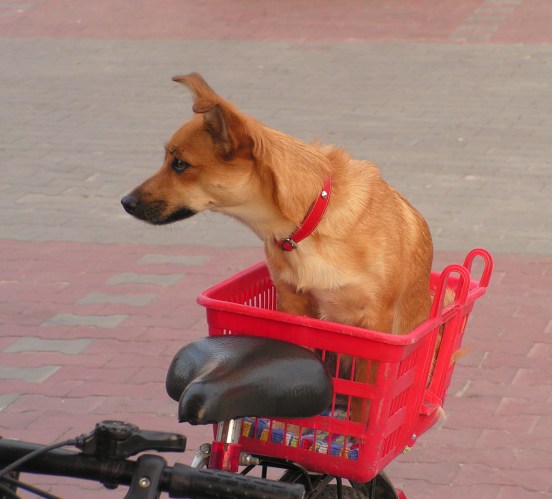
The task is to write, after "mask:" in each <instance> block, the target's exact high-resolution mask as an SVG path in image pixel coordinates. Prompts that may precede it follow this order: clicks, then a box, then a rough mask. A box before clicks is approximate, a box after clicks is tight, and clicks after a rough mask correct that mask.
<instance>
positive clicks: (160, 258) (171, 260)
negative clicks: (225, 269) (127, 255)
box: [138, 254, 209, 266]
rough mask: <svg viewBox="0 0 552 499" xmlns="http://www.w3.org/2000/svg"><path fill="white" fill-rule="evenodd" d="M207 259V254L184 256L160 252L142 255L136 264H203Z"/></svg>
mask: <svg viewBox="0 0 552 499" xmlns="http://www.w3.org/2000/svg"><path fill="white" fill-rule="evenodd" d="M208 261H209V257H208V256H203V255H201V256H186V255H160V254H149V255H144V256H143V257H142V258H140V260H138V264H140V265H150V264H171V265H189V266H196V265H204V264H205V263H207V262H208Z"/></svg>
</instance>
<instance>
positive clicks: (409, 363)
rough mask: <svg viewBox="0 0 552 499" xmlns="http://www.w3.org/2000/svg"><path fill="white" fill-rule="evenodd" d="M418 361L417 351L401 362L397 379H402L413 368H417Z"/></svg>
mask: <svg viewBox="0 0 552 499" xmlns="http://www.w3.org/2000/svg"><path fill="white" fill-rule="evenodd" d="M417 359H418V352H417V351H416V352H414V353H413V354H411V355H409V356H408V357H407V358H406V359H404V360H403V361H401V363H400V364H399V369H398V372H397V378H400V377H401V376H403V375H404V374H406V373H407V372H408V371H410V370H411V369H412V368H413V367H415V366H416V361H417Z"/></svg>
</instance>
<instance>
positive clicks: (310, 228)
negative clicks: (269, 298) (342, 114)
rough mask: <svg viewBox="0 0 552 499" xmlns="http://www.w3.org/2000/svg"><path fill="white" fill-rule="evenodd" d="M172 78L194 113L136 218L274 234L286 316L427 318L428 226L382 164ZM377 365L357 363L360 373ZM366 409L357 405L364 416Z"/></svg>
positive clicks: (198, 83)
mask: <svg viewBox="0 0 552 499" xmlns="http://www.w3.org/2000/svg"><path fill="white" fill-rule="evenodd" d="M173 80H174V81H177V82H180V83H183V84H185V85H186V86H187V87H188V88H189V89H190V90H191V91H192V94H193V97H194V106H193V110H194V113H195V115H194V116H193V117H192V119H191V120H189V121H188V122H186V123H184V124H183V125H182V126H181V127H180V128H179V129H178V130H177V131H176V132H175V133H174V135H173V136H172V137H171V139H170V140H169V142H168V143H167V145H166V153H165V161H164V163H163V166H162V167H161V169H160V170H159V171H158V172H157V173H155V174H154V175H153V176H152V177H151V178H149V179H147V180H146V181H145V182H144V183H142V184H141V185H140V186H138V187H137V188H136V189H134V191H132V193H130V194H129V195H127V196H125V197H124V198H123V199H122V204H123V206H124V208H125V210H126V211H127V212H128V213H130V214H132V215H134V216H135V217H137V218H139V219H141V220H144V221H146V222H149V223H152V224H167V223H170V222H174V221H176V220H181V219H184V218H188V217H190V216H192V215H194V214H196V213H198V212H201V211H205V210H212V211H219V212H222V213H226V214H227V215H230V216H232V217H234V218H237V219H238V220H240V221H242V222H243V223H245V224H246V225H248V226H249V227H250V228H251V229H252V230H253V231H254V232H255V233H256V234H257V235H258V236H259V237H260V238H261V239H262V240H263V241H264V247H265V252H266V257H267V262H268V266H269V268H270V271H271V275H272V278H273V281H274V284H275V286H276V289H277V293H278V307H279V309H281V310H283V311H285V312H289V313H292V314H299V315H307V316H311V317H318V318H322V319H325V320H330V321H333V322H340V323H344V324H348V325H354V326H359V327H363V328H367V329H373V330H376V331H381V332H387V333H394V334H404V333H406V332H408V331H410V330H411V329H413V328H414V327H415V326H417V325H418V324H420V323H421V322H422V321H424V320H425V319H426V318H427V317H428V314H429V309H430V306H431V299H430V294H429V277H430V272H431V263H432V253H433V250H432V242H431V236H430V233H429V229H428V226H427V224H426V222H425V220H424V219H423V218H422V216H421V215H420V214H419V213H418V212H417V211H416V210H415V209H414V208H413V207H412V206H411V205H410V204H409V203H408V202H407V201H406V200H405V199H404V198H403V197H402V196H401V195H400V194H399V193H398V192H397V191H396V190H395V189H393V188H392V187H391V186H389V185H388V184H387V183H386V182H385V181H384V180H383V179H382V178H381V176H380V171H379V169H378V168H377V167H376V166H375V165H374V164H373V163H370V162H368V161H361V160H356V159H353V158H351V157H350V156H349V154H348V153H347V152H346V151H344V150H343V149H339V148H336V147H333V146H321V145H319V144H316V143H315V144H306V143H303V142H301V141H300V140H298V139H296V138H294V137H291V136H289V135H286V134H284V133H281V132H278V131H276V130H272V129H270V128H268V127H267V126H265V125H263V124H261V123H259V122H258V121H256V120H254V119H253V118H251V117H249V116H246V115H244V114H242V113H241V112H240V111H238V109H236V108H235V107H234V106H233V105H232V104H230V103H228V102H226V101H225V100H223V99H222V98H221V97H219V96H218V95H217V94H216V93H215V92H214V91H213V89H211V87H209V86H208V85H207V83H206V82H205V81H204V80H203V78H201V76H200V75H198V74H190V75H187V76H178V77H175V78H173ZM367 370H368V369H367V364H366V362H364V361H360V362H357V363H356V372H355V377H356V379H357V380H358V381H361V380H364V381H366V380H367V379H368V378H369V377H371V376H372V375H369V374H368V373H367ZM361 413H363V414H366V407H364V409H362V408H360V407H356V408H355V403H354V402H353V416H354V419H355V420H357V421H359V420H361V419H362V420H364V419H365V417H366V416H362V417H361V416H360V414H361Z"/></svg>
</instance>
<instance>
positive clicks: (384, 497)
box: [351, 471, 399, 499]
mask: <svg viewBox="0 0 552 499" xmlns="http://www.w3.org/2000/svg"><path fill="white" fill-rule="evenodd" d="M351 485H352V486H353V488H354V489H355V490H356V491H357V492H360V493H361V494H363V497H368V498H370V499H371V498H374V499H399V496H398V495H397V493H396V492H395V487H393V484H392V483H391V480H389V477H388V476H387V475H386V474H385V473H384V472H383V471H382V472H381V473H380V474H379V475H376V476H375V477H374V478H373V479H372V480H370V481H369V482H365V483H362V482H351Z"/></svg>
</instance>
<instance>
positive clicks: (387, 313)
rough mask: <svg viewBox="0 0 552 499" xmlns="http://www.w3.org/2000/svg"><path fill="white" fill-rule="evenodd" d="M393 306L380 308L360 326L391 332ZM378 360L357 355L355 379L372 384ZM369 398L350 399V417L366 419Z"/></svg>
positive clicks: (360, 420) (362, 421)
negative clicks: (375, 314)
mask: <svg viewBox="0 0 552 499" xmlns="http://www.w3.org/2000/svg"><path fill="white" fill-rule="evenodd" d="M393 317H394V313H393V308H392V307H390V308H389V309H380V311H379V313H378V314H377V316H373V315H371V316H370V317H367V321H366V322H365V324H364V325H362V326H361V327H365V328H366V329H372V330H374V331H381V332H391V331H392V329H393ZM378 368H379V362H377V361H374V360H368V359H365V358H362V357H357V358H356V362H355V381H359V382H361V383H367V384H370V385H374V384H375V383H376V377H377V374H378ZM371 402H372V401H371V400H369V399H362V398H358V397H355V398H353V399H352V401H351V419H352V420H353V421H357V422H359V423H366V422H367V421H368V414H369V412H370V405H371Z"/></svg>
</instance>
